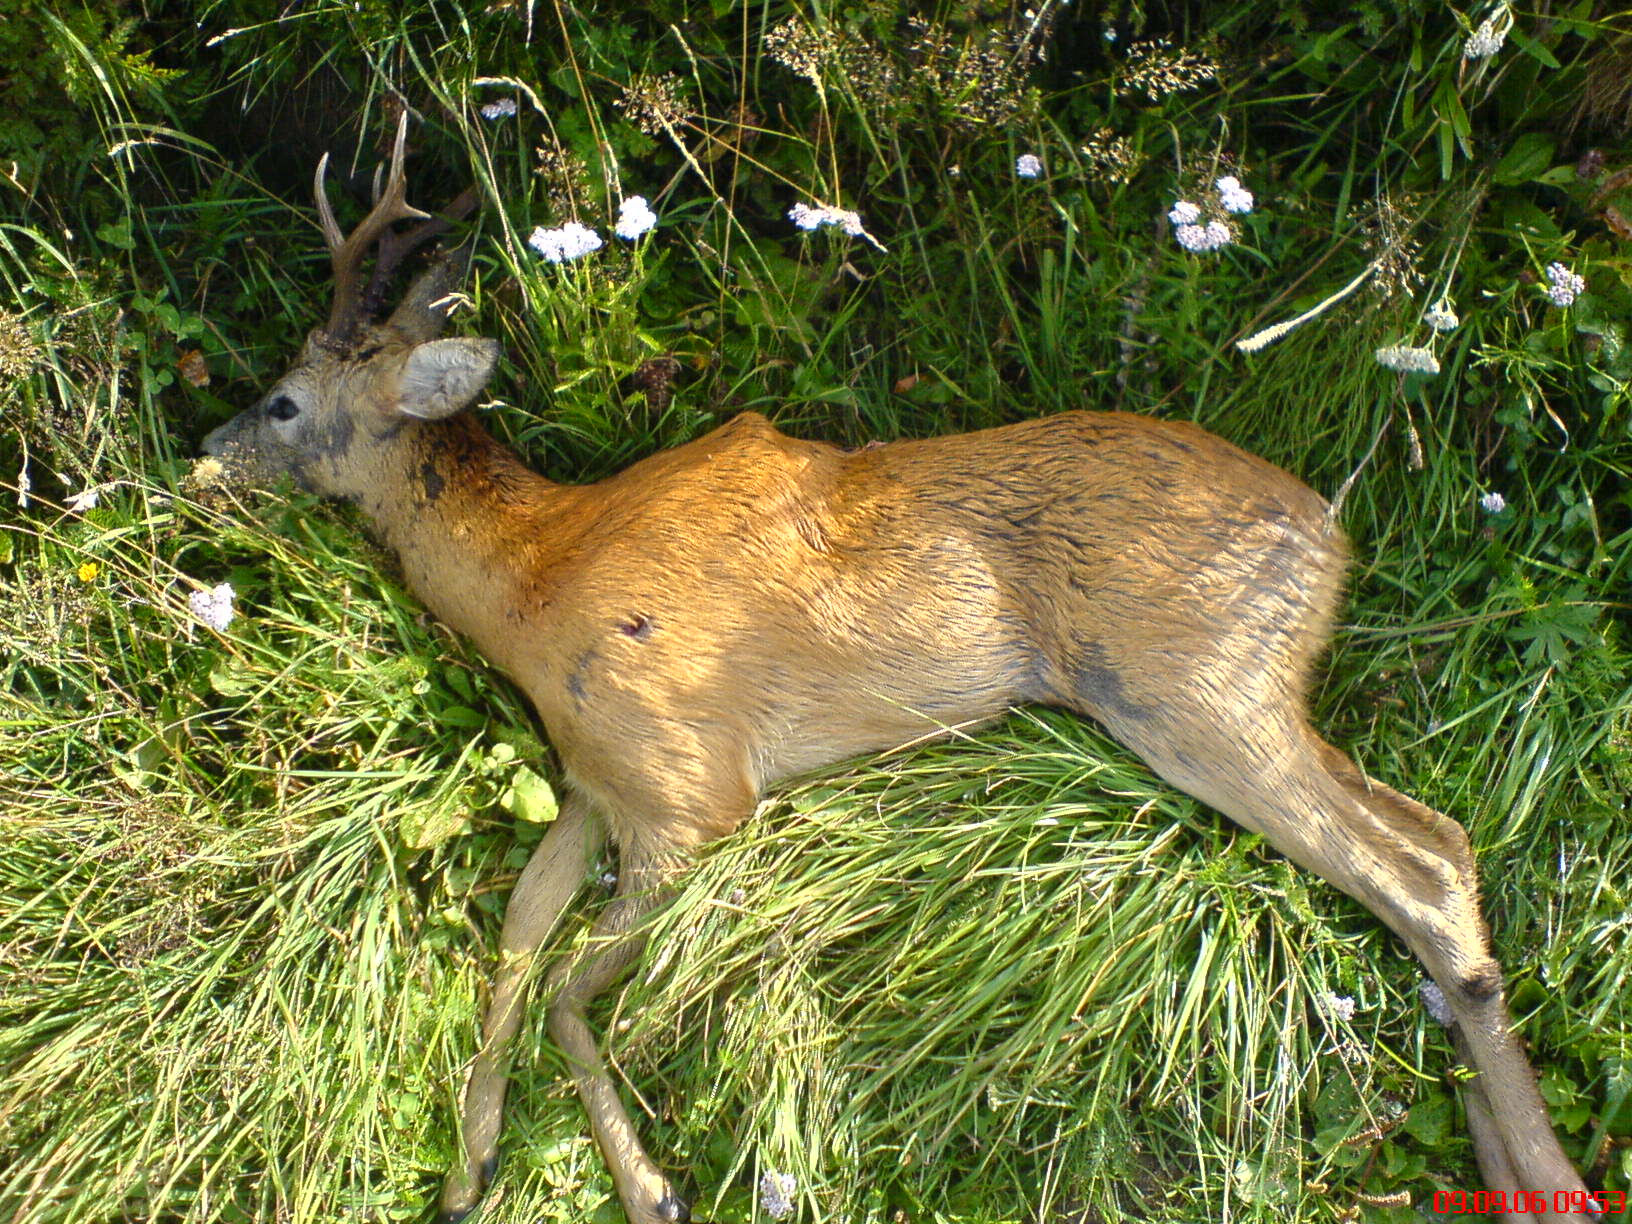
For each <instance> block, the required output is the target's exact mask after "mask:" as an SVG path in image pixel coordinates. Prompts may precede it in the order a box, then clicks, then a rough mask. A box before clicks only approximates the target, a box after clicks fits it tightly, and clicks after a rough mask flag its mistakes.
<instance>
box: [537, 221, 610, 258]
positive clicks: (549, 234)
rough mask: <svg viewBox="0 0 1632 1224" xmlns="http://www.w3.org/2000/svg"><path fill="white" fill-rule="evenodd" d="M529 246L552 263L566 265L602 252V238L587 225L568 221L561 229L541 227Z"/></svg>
mask: <svg viewBox="0 0 1632 1224" xmlns="http://www.w3.org/2000/svg"><path fill="white" fill-rule="evenodd" d="M527 245H528V246H530V247H532V248H533V250H535V251H537V252H538V253H539V254H540V255H542V256H543V257H544V258H545V259H546V260H548V261H549V262H550V263H565V262H566V261H568V260H572V259H577V258H579V257H580V256H583V255H588V254H589V253H590V252H591V251H598V250H600V249H601V236H600V235H599V234H597V233H596V232H595V231H594V230H592V229H590V228H589V227H588V226H586V225H580V224H578V222H576V221H568V222H567V223H566V224H565V225H563V226H561V227H560V228H559V229H545V228H544V227H543V226H542V225H541V226H539V227H538V228H537V229H535V230H534V231H533V233H532V236H531V237H530V238H528V239H527Z"/></svg>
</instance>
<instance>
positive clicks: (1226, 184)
mask: <svg viewBox="0 0 1632 1224" xmlns="http://www.w3.org/2000/svg"><path fill="white" fill-rule="evenodd" d="M1214 186H1215V187H1217V188H1218V202H1219V203H1220V204H1222V205H1223V206H1224V211H1225V212H1232V213H1249V212H1251V211H1252V192H1250V191H1248V190H1247V189H1246V188H1245V187H1243V186H1241V180H1240V179H1238V178H1236V177H1235V175H1233V174H1226V175H1225V176H1224V177H1223V178H1221V179H1219V180H1218V182H1217V183H1215V184H1214Z"/></svg>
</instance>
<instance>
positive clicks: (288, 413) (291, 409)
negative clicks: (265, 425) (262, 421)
mask: <svg viewBox="0 0 1632 1224" xmlns="http://www.w3.org/2000/svg"><path fill="white" fill-rule="evenodd" d="M266 415H267V416H269V417H271V418H272V419H273V420H274V421H291V420H293V419H294V418H295V417H297V416H299V415H300V405H299V404H297V403H295V401H294V400H292V399H290V398H289V397H288V396H287V395H280V396H278V397H277V398H276V399H274V400H273V401H272V402H271V403H269V404H268V405H267V406H266Z"/></svg>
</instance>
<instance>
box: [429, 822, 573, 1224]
mask: <svg viewBox="0 0 1632 1224" xmlns="http://www.w3.org/2000/svg"><path fill="white" fill-rule="evenodd" d="M602 838H603V834H602V831H601V827H600V822H599V821H598V820H596V818H595V815H594V813H593V812H591V811H590V808H589V803H588V801H587V800H585V799H583V798H582V797H581V796H579V795H577V794H575V793H569V794H568V795H567V797H566V800H565V802H564V803H563V804H562V806H561V812H560V814H559V815H558V816H557V817H556V818H555V823H554V824H552V825H551V826H550V829H549V832H547V833H546V834H545V835H544V840H543V841H541V842H539V844H538V848H537V849H535V850H534V851H533V854H532V857H531V858H529V859H528V860H527V866H526V867H525V868H523V869H522V872H521V878H520V879H518V880H517V881H516V887H515V889H514V891H512V892H511V894H510V901H509V903H508V904H507V905H506V906H505V909H504V930H503V932H502V934H501V935H500V937H499V964H498V968H497V970H495V972H494V976H493V993H492V996H491V997H490V998H489V1000H488V1004H487V1015H486V1016H485V1018H484V1019H483V1022H482V1046H481V1049H480V1050H479V1051H478V1052H477V1055H476V1061H475V1062H474V1063H472V1064H471V1068H470V1079H469V1080H468V1081H467V1083H466V1086H465V1097H464V1108H463V1110H462V1111H461V1115H460V1146H461V1158H460V1160H459V1161H458V1162H457V1163H456V1164H455V1165H454V1167H453V1169H452V1170H451V1171H450V1172H449V1173H448V1177H447V1181H446V1182H445V1183H444V1184H443V1187H442V1204H441V1205H442V1215H441V1219H442V1221H443V1224H454V1222H455V1221H458V1220H462V1219H464V1218H465V1216H467V1215H469V1214H470V1211H471V1209H472V1208H473V1207H475V1206H476V1202H477V1200H478V1199H479V1198H480V1197H481V1194H482V1191H483V1190H484V1189H485V1188H486V1186H487V1183H488V1182H489V1181H491V1180H492V1177H493V1173H494V1171H495V1170H496V1168H497V1167H498V1149H499V1127H500V1124H501V1122H502V1121H503V1116H504V1093H505V1088H506V1086H507V1084H508V1082H509V1075H510V1054H509V1045H510V1038H511V1037H512V1036H514V1035H515V1032H516V1029H517V1028H519V1027H520V1025H521V1018H522V1016H523V1014H524V1013H525V1012H526V992H527V984H528V975H529V972H530V971H531V969H532V965H533V961H534V957H535V956H536V954H537V952H538V949H539V947H540V946H541V945H542V944H543V943H544V941H545V940H546V939H548V938H549V937H550V932H551V931H552V930H554V929H555V924H556V921H557V920H558V919H559V918H560V917H561V913H562V911H563V910H565V909H566V907H567V904H568V903H569V902H570V901H571V900H572V898H573V897H574V896H575V895H576V894H577V892H578V889H579V887H580V886H581V885H582V884H583V881H584V875H585V872H586V869H587V868H588V866H589V860H590V859H591V858H593V857H594V856H595V854H596V853H597V852H598V851H599V850H600V847H601V842H602Z"/></svg>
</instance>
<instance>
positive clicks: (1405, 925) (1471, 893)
mask: <svg viewBox="0 0 1632 1224" xmlns="http://www.w3.org/2000/svg"><path fill="white" fill-rule="evenodd" d="M1118 730H1119V731H1122V730H1131V731H1133V732H1134V733H1133V734H1130V735H1128V736H1127V738H1126V742H1128V743H1129V744H1130V746H1131V747H1133V748H1134V749H1135V751H1139V752H1141V754H1142V755H1144V756H1145V758H1146V760H1147V761H1149V762H1150V764H1151V765H1152V766H1153V767H1154V768H1155V769H1156V771H1157V772H1158V773H1160V774H1162V776H1163V777H1165V778H1166V779H1167V780H1168V781H1170V782H1172V783H1173V784H1174V785H1176V786H1179V787H1180V788H1181V789H1183V790H1186V791H1188V792H1189V793H1191V794H1193V795H1195V796H1196V797H1197V798H1199V799H1201V800H1202V801H1203V802H1205V803H1207V804H1209V805H1211V806H1212V807H1215V808H1217V809H1218V810H1219V811H1221V812H1223V813H1224V814H1225V815H1227V816H1229V817H1231V818H1232V819H1234V820H1235V821H1237V822H1238V823H1240V824H1242V825H1243V826H1245V827H1246V828H1248V829H1252V830H1254V831H1255V832H1260V833H1262V834H1263V835H1264V837H1265V838H1266V839H1267V840H1268V841H1269V842H1270V844H1271V845H1273V846H1274V847H1275V848H1276V849H1277V850H1279V851H1280V852H1281V853H1282V854H1285V855H1286V856H1287V857H1288V858H1290V859H1291V860H1292V861H1293V862H1295V863H1297V864H1298V865H1299V866H1301V867H1304V868H1306V869H1307V870H1310V871H1313V872H1315V873H1316V874H1317V875H1320V876H1322V877H1323V878H1325V879H1326V880H1328V881H1329V882H1331V883H1332V884H1334V885H1336V886H1337V887H1338V888H1340V889H1342V890H1343V891H1344V892H1346V893H1348V894H1349V895H1350V896H1352V897H1354V898H1355V899H1356V900H1358V901H1359V902H1360V903H1361V904H1362V905H1364V906H1366V908H1368V909H1369V910H1371V911H1372V913H1374V914H1376V915H1377V917H1378V918H1380V919H1381V920H1382V921H1383V922H1384V923H1385V924H1387V925H1388V926H1389V927H1390V928H1391V929H1392V930H1393V931H1394V932H1395V933H1396V934H1397V935H1399V936H1400V938H1401V939H1403V940H1404V941H1405V942H1406V944H1407V945H1408V946H1409V947H1410V948H1411V950H1412V952H1413V953H1415V954H1416V956H1417V958H1418V959H1419V960H1420V961H1421V962H1422V963H1423V965H1424V966H1425V967H1426V968H1427V970H1428V973H1429V975H1430V976H1431V977H1432V978H1433V980H1434V981H1435V983H1437V984H1438V986H1439V988H1440V990H1441V991H1443V992H1444V995H1445V1000H1446V1003H1447V1004H1448V1005H1449V1007H1450V1011H1451V1015H1452V1018H1453V1021H1454V1024H1453V1030H1452V1032H1453V1038H1454V1040H1455V1041H1456V1043H1457V1049H1458V1051H1459V1054H1460V1056H1461V1057H1462V1059H1463V1061H1465V1062H1466V1063H1467V1065H1468V1066H1469V1067H1470V1068H1471V1069H1472V1070H1473V1071H1474V1072H1475V1073H1476V1076H1475V1078H1474V1079H1473V1080H1472V1081H1471V1083H1470V1085H1469V1090H1468V1093H1467V1106H1468V1113H1469V1127H1470V1130H1471V1132H1472V1137H1473V1140H1474V1153H1475V1156H1476V1158H1477V1160H1478V1162H1479V1167H1480V1173H1481V1175H1482V1176H1483V1178H1484V1179H1485V1181H1486V1182H1487V1183H1488V1186H1487V1188H1489V1189H1493V1190H1506V1191H1508V1192H1509V1196H1510V1199H1509V1201H1511V1194H1512V1192H1513V1191H1526V1192H1530V1193H1531V1194H1532V1195H1534V1192H1537V1191H1539V1192H1541V1195H1540V1197H1541V1198H1544V1199H1545V1200H1546V1206H1547V1210H1544V1211H1542V1212H1538V1213H1535V1214H1537V1215H1541V1216H1544V1217H1546V1218H1550V1219H1556V1220H1585V1219H1588V1218H1590V1217H1589V1216H1587V1215H1585V1214H1577V1213H1572V1212H1567V1211H1566V1212H1560V1213H1556V1214H1554V1213H1552V1212H1551V1206H1552V1203H1553V1199H1554V1195H1555V1193H1557V1192H1560V1191H1562V1192H1566V1193H1571V1192H1573V1193H1575V1194H1579V1193H1581V1192H1582V1191H1584V1186H1583V1185H1582V1182H1581V1179H1580V1177H1579V1176H1578V1175H1577V1174H1576V1171H1575V1169H1574V1167H1573V1166H1572V1165H1571V1164H1570V1162H1569V1160H1568V1159H1567V1158H1566V1157H1565V1155H1564V1152H1563V1149H1562V1148H1561V1147H1560V1146H1559V1143H1558V1139H1557V1136H1556V1135H1555V1134H1554V1133H1553V1129H1552V1125H1551V1123H1550V1122H1549V1120H1548V1117H1547V1110H1546V1107H1545V1105H1544V1104H1543V1103H1542V1100H1541V1094H1540V1093H1539V1092H1538V1091H1537V1089H1536V1077H1535V1072H1534V1070H1532V1068H1531V1066H1530V1062H1529V1059H1528V1058H1527V1057H1526V1055H1525V1053H1524V1049H1523V1047H1522V1046H1521V1044H1520V1042H1519V1039H1518V1038H1517V1037H1516V1036H1514V1034H1513V1031H1512V1028H1513V1024H1512V1019H1511V1017H1510V1016H1509V1015H1508V1011H1507V1005H1506V1003H1505V1002H1504V1001H1503V998H1502V969H1501V966H1500V965H1499V964H1497V962H1496V958H1495V956H1494V955H1493V953H1492V951H1491V947H1490V940H1489V936H1488V933H1487V930H1486V927H1485V923H1484V920H1483V918H1482V917H1481V916H1480V912H1479V885H1478V877H1477V874H1476V872H1475V868H1474V862H1473V852H1472V848H1471V846H1470V844H1469V842H1468V837H1467V833H1466V832H1465V831H1464V830H1463V828H1462V826H1461V825H1459V824H1457V823H1456V822H1455V821H1454V820H1452V819H1450V817H1448V816H1444V815H1442V814H1440V813H1439V812H1436V811H1434V810H1433V809H1432V808H1429V807H1425V806H1424V805H1423V804H1420V803H1418V802H1417V801H1416V800H1414V799H1411V798H1409V797H1407V796H1405V795H1402V794H1400V793H1399V792H1398V791H1395V790H1392V789H1390V788H1389V787H1387V786H1384V785H1383V784H1382V783H1380V782H1377V781H1374V780H1373V779H1371V778H1368V777H1366V775H1365V774H1363V773H1361V772H1360V771H1359V770H1358V769H1357V768H1355V766H1354V764H1353V763H1352V762H1351V761H1350V760H1349V758H1348V757H1346V756H1345V755H1344V754H1343V753H1341V752H1339V751H1338V750H1337V749H1336V748H1333V747H1332V746H1331V745H1330V744H1327V743H1326V742H1325V741H1323V740H1321V739H1320V738H1319V737H1318V736H1317V735H1315V733H1314V732H1313V731H1312V730H1310V729H1309V727H1308V726H1307V724H1306V723H1305V722H1304V721H1303V720H1302V719H1301V718H1298V719H1296V720H1295V721H1289V722H1288V723H1287V725H1285V726H1284V727H1281V728H1265V727H1263V726H1258V727H1252V728H1246V727H1243V728H1241V729H1240V734H1239V735H1238V736H1237V737H1231V736H1229V735H1228V734H1227V732H1226V731H1225V730H1224V729H1223V728H1222V727H1221V726H1220V724H1219V720H1218V719H1217V718H1216V715H1215V716H1212V717H1210V718H1209V719H1207V720H1202V719H1199V718H1198V719H1196V720H1194V721H1192V722H1190V723H1188V724H1187V725H1186V726H1185V728H1184V730H1182V731H1180V730H1179V729H1178V723H1177V721H1176V720H1175V719H1173V718H1172V716H1171V714H1169V715H1168V716H1166V717H1163V716H1160V715H1158V716H1156V717H1153V718H1148V719H1147V720H1146V721H1145V725H1144V726H1143V727H1138V728H1134V727H1126V726H1125V727H1120V728H1118ZM1266 731H1273V732H1274V733H1273V734H1266ZM1141 741H1143V742H1142V743H1141ZM1575 1201H1576V1202H1580V1201H1581V1200H1580V1199H1579V1198H1577V1199H1576V1200H1575ZM1512 1218H1514V1219H1522V1220H1530V1219H1532V1218H1533V1217H1532V1216H1531V1215H1527V1214H1523V1213H1521V1214H1518V1215H1515V1216H1513V1217H1512Z"/></svg>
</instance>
